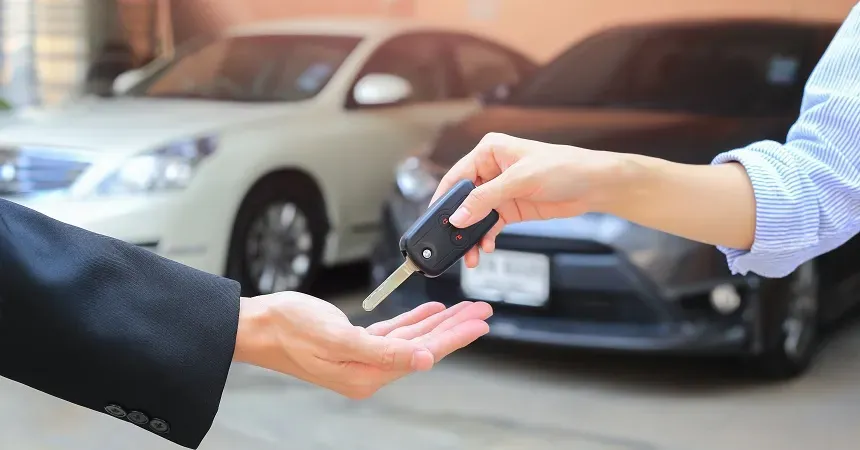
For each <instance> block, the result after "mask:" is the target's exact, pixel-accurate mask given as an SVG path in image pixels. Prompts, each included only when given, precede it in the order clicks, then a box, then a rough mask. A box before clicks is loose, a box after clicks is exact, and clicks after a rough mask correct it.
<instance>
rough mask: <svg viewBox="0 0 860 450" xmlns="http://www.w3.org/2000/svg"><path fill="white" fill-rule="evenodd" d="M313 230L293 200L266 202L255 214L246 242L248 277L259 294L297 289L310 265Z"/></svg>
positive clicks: (306, 274)
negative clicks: (260, 210)
mask: <svg viewBox="0 0 860 450" xmlns="http://www.w3.org/2000/svg"><path fill="white" fill-rule="evenodd" d="M313 245H314V242H313V234H312V233H311V229H310V226H309V222H308V218H307V216H306V215H305V214H304V213H303V212H302V210H301V209H300V208H299V207H298V206H297V205H296V204H294V203H290V202H282V203H276V204H272V205H269V206H268V207H267V208H265V209H264V210H263V213H262V214H260V215H258V216H257V217H255V218H254V220H253V222H252V223H251V226H250V228H249V232H248V236H247V240H246V245H245V249H246V251H245V263H246V267H247V270H248V275H249V276H250V279H251V280H252V281H253V283H254V284H255V286H256V288H257V291H258V292H260V293H261V294H271V293H273V292H281V291H288V290H296V289H298V288H299V286H301V285H302V283H303V282H304V280H305V278H306V277H307V276H308V273H309V271H310V268H311V258H312V254H311V252H312V249H313Z"/></svg>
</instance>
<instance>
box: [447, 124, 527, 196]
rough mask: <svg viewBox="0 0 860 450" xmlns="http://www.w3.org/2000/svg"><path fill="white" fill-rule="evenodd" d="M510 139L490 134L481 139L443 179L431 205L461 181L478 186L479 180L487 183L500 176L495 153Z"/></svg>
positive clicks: (505, 136) (497, 134)
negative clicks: (467, 181)
mask: <svg viewBox="0 0 860 450" xmlns="http://www.w3.org/2000/svg"><path fill="white" fill-rule="evenodd" d="M510 139H511V137H510V136H507V135H504V134H500V133H488V134H487V135H485V136H484V137H483V138H481V142H478V145H476V146H475V148H474V149H472V151H471V152H469V153H468V154H467V155H466V156H464V157H462V158H460V160H459V161H457V163H456V164H454V165H453V166H452V167H451V169H449V170H448V172H447V173H446V174H445V176H443V177H442V180H441V181H440V182H439V186H438V187H437V188H436V193H435V194H433V199H432V200H431V201H430V204H431V205H432V204H433V202H435V201H436V200H437V199H438V198H439V197H441V196H442V195H444V194H445V193H446V192H448V191H449V190H450V189H451V188H452V187H453V186H454V185H455V184H457V183H458V182H459V181H461V180H464V179H466V180H470V181H471V182H473V183H476V184H477V181H478V178H481V179H483V180H484V181H485V182H486V181H487V180H491V179H493V178H495V177H497V176H499V174H501V173H502V168H501V167H499V164H498V163H497V162H496V158H495V155H494V151H496V150H501V149H503V148H504V147H505V142H508V141H509V140H510Z"/></svg>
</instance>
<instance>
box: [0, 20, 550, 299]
mask: <svg viewBox="0 0 860 450" xmlns="http://www.w3.org/2000/svg"><path fill="white" fill-rule="evenodd" d="M534 67H535V65H534V63H533V62H531V61H530V60H529V59H528V58H527V57H525V56H523V55H522V54H520V53H518V52H516V51H514V50H512V49H510V48H507V47H505V46H503V45H500V44H498V43H494V42H492V41H490V40H487V39H485V38H479V37H476V36H471V35H468V34H465V33H462V32H456V31H452V30H444V29H440V28H436V27H428V26H422V25H418V24H414V23H410V22H406V21H399V20H387V19H386V20H336V19H331V20H323V19H317V20H302V21H289V22H273V23H263V24H256V25H253V26H244V27H240V28H235V29H232V30H229V31H228V32H226V33H225V34H223V35H222V36H219V37H216V38H214V39H210V40H206V41H205V42H200V43H196V44H193V45H191V46H190V47H189V48H186V49H184V50H181V51H180V52H178V54H177V56H176V57H175V58H173V59H171V60H169V61H161V60H157V61H155V62H153V63H151V64H150V65H148V66H146V67H144V68H142V69H139V70H137V71H134V72H132V73H127V74H124V75H122V76H120V78H118V79H117V84H116V88H117V90H118V94H117V95H115V96H113V97H110V98H98V97H94V98H82V99H80V100H78V101H76V102H75V103H73V104H68V105H65V106H63V107H59V108H56V109H53V110H43V111H39V112H32V113H27V114H22V115H20V116H18V117H16V118H14V120H12V121H11V122H8V123H6V124H5V125H4V126H3V127H0V196H2V197H3V198H6V199H9V200H12V201H15V202H17V203H20V204H23V205H25V206H27V207H30V208H32V209H35V210H37V211H40V212H42V213H44V214H46V215H48V216H51V217H53V218H56V219H58V220H61V221H64V222H67V223H70V224H72V225H76V226H79V227H81V228H85V229H88V230H91V231H95V232H97V233H101V234H104V235H108V236H111V237H114V238H117V239H121V240H124V241H127V242H130V243H134V244H137V245H140V246H144V247H148V248H150V249H152V250H153V251H155V252H157V253H158V254H160V255H163V256H164V257H167V258H169V259H173V260H175V261H179V262H181V263H183V264H186V265H189V266H192V267H195V268H198V269H201V270H204V271H207V272H211V273H216V274H223V275H226V276H229V277H231V278H233V279H236V280H238V281H240V282H241V283H242V285H243V289H244V291H245V293H246V294H248V295H254V294H260V293H269V292H276V291H281V290H305V289H307V287H308V286H309V283H310V282H311V281H312V280H313V276H314V274H315V273H317V271H318V269H319V268H320V267H323V266H330V265H335V264H339V263H346V262H350V261H356V260H361V259H364V258H366V257H367V256H368V254H369V251H370V250H371V248H372V246H373V243H374V242H373V241H374V239H375V237H376V234H377V232H378V230H377V224H378V220H379V211H380V207H381V205H382V203H383V201H384V199H385V197H386V195H387V194H388V193H389V192H390V187H391V185H392V184H393V183H394V166H395V164H397V162H399V161H401V160H402V159H403V158H405V157H406V156H408V155H409V154H410V153H411V152H413V151H415V150H416V149H417V148H420V147H421V145H422V144H424V143H427V142H430V141H432V140H433V138H434V137H435V136H436V134H437V133H438V132H439V131H440V130H441V129H442V127H444V126H445V125H446V124H448V123H452V122H456V121H458V120H460V119H462V118H464V117H465V116H467V115H469V114H470V113H472V112H474V111H476V110H477V109H478V108H480V105H481V101H480V100H479V99H478V97H479V96H480V95H481V94H482V93H484V92H485V91H487V90H491V89H494V88H497V87H504V86H512V85H515V84H516V83H518V82H519V81H520V80H521V79H522V78H523V77H525V76H526V75H527V74H528V73H529V72H531V71H532V70H533V69H534ZM141 270H146V269H145V268H141Z"/></svg>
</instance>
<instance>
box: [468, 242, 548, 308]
mask: <svg viewBox="0 0 860 450" xmlns="http://www.w3.org/2000/svg"><path fill="white" fill-rule="evenodd" d="M460 264H461V266H460V286H461V287H462V289H463V292H464V293H465V294H466V295H467V296H468V297H469V298H471V299H474V300H484V301H488V302H503V303H511V304H515V305H523V306H543V305H544V304H546V302H547V301H548V300H549V266H550V264H549V256H547V255H541V254H537V253H524V252H512V251H506V250H496V251H494V252H493V253H482V254H481V262H480V264H478V267H476V268H474V269H469V268H467V267H466V265H465V263H463V262H461V263H460Z"/></svg>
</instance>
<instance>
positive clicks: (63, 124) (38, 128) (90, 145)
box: [0, 97, 299, 152]
mask: <svg viewBox="0 0 860 450" xmlns="http://www.w3.org/2000/svg"><path fill="white" fill-rule="evenodd" d="M298 109H299V104H295V105H284V104H283V103H278V104H250V103H230V102H213V101H201V100H180V99H146V98H128V97H126V98H114V99H100V98H91V99H81V100H79V101H77V102H75V103H72V104H68V105H65V106H63V107H60V108H55V109H46V110H34V111H27V112H22V113H20V114H17V115H15V116H14V117H12V118H10V119H8V120H6V121H4V122H3V123H2V126H0V143H2V144H4V145H38V146H56V147H72V148H79V149H81V150H94V151H100V152H127V151H137V150H140V149H142V148H149V147H153V146H157V145H161V144H165V143H168V142H170V141H172V140H174V139H182V138H187V137H191V136H197V135H201V134H206V133H215V132H221V131H224V130H225V129H227V128H229V127H233V126H238V125H242V124H244V123H247V122H253V121H258V120H265V119H274V118H276V117H278V116H279V115H282V114H284V113H288V112H293V111H297V110H298Z"/></svg>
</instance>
